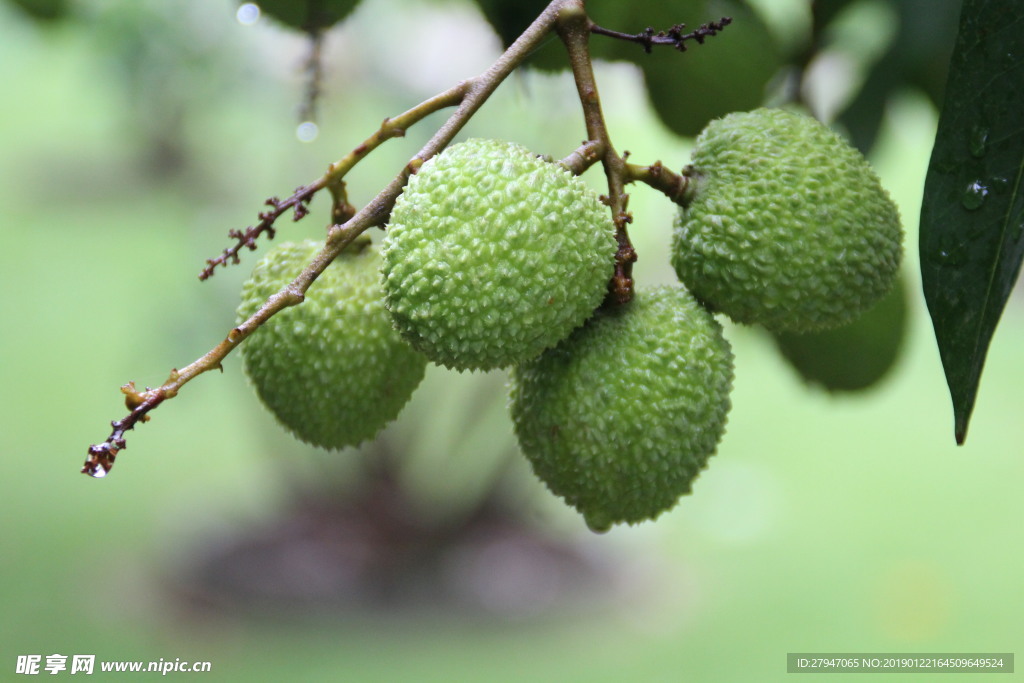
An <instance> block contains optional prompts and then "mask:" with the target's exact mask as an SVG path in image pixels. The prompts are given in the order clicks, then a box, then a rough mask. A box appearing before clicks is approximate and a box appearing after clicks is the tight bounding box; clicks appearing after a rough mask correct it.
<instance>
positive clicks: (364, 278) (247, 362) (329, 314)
mask: <svg viewBox="0 0 1024 683" xmlns="http://www.w3.org/2000/svg"><path fill="white" fill-rule="evenodd" d="M322 246H323V245H322V244H320V243H317V242H313V241H305V242H302V243H300V244H295V243H285V244H281V245H279V246H278V247H276V248H274V249H273V250H271V251H270V252H268V253H267V255H266V256H265V257H264V258H263V259H262V260H261V261H260V262H259V263H258V264H257V265H256V267H255V268H254V269H253V272H252V276H251V277H250V279H249V280H248V281H247V282H246V283H245V284H244V285H243V287H242V302H241V304H240V305H239V307H238V320H239V321H242V320H244V319H246V318H248V317H249V316H250V315H252V314H253V313H255V312H256V310H257V309H258V308H259V307H260V305H261V304H262V303H263V302H264V301H265V300H266V299H267V297H269V296H270V295H271V294H274V293H276V292H278V291H279V290H280V289H281V288H282V287H284V286H285V285H287V284H288V283H289V282H291V281H292V280H293V279H294V278H295V277H296V276H297V275H298V274H299V272H300V271H301V270H302V269H303V268H304V267H305V265H306V264H307V263H309V262H310V261H311V260H312V258H313V256H314V255H315V254H316V253H318V252H319V251H320V248H321V247H322ZM360 247H361V248H360ZM379 264H380V256H379V254H378V252H377V250H376V249H374V248H373V247H372V246H370V245H368V244H364V245H359V246H357V245H352V246H350V247H349V248H348V249H347V250H346V251H345V252H342V254H341V255H340V256H338V258H336V259H335V260H334V262H333V263H331V265H330V266H328V267H327V269H326V270H325V271H324V272H323V273H322V274H321V275H320V277H319V278H317V280H316V281H315V282H314V283H313V285H312V286H311V287H310V288H309V290H308V291H307V292H306V298H305V300H304V301H303V302H302V303H301V304H299V305H298V306H293V307H291V308H286V309H284V310H283V311H280V312H279V313H277V314H276V315H274V316H273V317H272V318H271V319H270V320H268V321H267V322H266V323H264V324H263V326H261V327H260V328H259V329H258V330H256V331H255V332H254V333H253V334H252V335H251V336H250V337H249V338H248V339H246V340H245V342H244V343H243V344H242V348H241V351H242V359H243V361H244V365H243V367H244V369H245V372H246V374H247V375H248V376H249V379H250V380H251V381H252V384H253V386H254V387H255V389H256V392H257V394H258V395H259V397H260V399H261V400H262V401H263V403H264V404H265V405H266V406H267V407H268V408H269V409H270V411H271V412H272V413H273V414H274V415H275V416H276V417H277V419H278V421H280V423H281V424H282V425H284V426H285V427H286V428H287V429H288V430H289V431H291V432H292V433H293V434H294V435H295V436H296V437H297V438H299V439H300V440H302V441H305V442H307V443H310V444H313V445H315V446H320V447H322V448H327V449H340V448H344V447H346V446H354V445H357V444H359V443H360V442H362V441H364V440H366V439H370V438H373V437H374V436H376V435H377V433H378V432H379V431H380V430H381V429H382V428H383V427H384V425H386V424H387V423H388V422H390V421H391V420H393V419H395V417H397V416H398V413H399V412H400V411H401V409H402V407H403V406H404V405H405V404H406V402H407V401H408V400H409V397H410V396H411V395H412V392H413V390H414V389H415V388H416V386H417V385H418V384H419V383H420V380H422V379H423V374H424V371H425V369H426V364H427V359H426V358H424V357H423V356H422V355H421V354H419V353H417V352H416V351H414V350H413V349H412V348H411V347H410V346H409V345H408V344H406V343H405V342H404V341H403V340H402V338H401V337H400V336H399V335H398V333H397V332H395V330H394V328H393V327H392V325H391V316H390V315H389V314H388V312H387V309H385V308H384V303H383V295H382V293H381V289H380V278H379V275H378V268H379Z"/></svg>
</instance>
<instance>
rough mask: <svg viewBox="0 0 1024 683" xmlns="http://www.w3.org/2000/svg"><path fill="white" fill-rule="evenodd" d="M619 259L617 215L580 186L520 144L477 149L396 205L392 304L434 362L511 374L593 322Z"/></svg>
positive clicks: (385, 247)
mask: <svg viewBox="0 0 1024 683" xmlns="http://www.w3.org/2000/svg"><path fill="white" fill-rule="evenodd" d="M616 251H617V243H616V240H615V228H614V226H613V224H612V221H611V216H610V213H609V211H608V209H607V207H605V206H604V205H603V204H601V202H600V200H599V199H598V197H597V194H596V193H594V192H593V191H592V190H590V189H589V188H588V187H587V186H586V185H585V184H584V182H583V181H582V180H581V179H579V178H577V177H576V176H574V175H572V174H571V173H570V172H569V171H568V170H566V169H565V168H564V167H562V166H561V165H559V164H557V163H551V162H548V161H544V160H543V159H540V158H538V157H536V156H534V155H533V154H531V153H530V152H529V151H527V150H526V149H525V148H523V147H522V146H520V145H517V144H513V143H509V142H501V141H496V140H480V139H473V140H468V141H466V142H463V143H460V144H456V145H453V146H452V147H450V148H448V149H447V150H446V151H444V152H442V153H441V154H439V155H437V156H435V157H433V158H431V159H430V160H428V161H427V162H426V163H424V164H423V166H422V167H421V168H420V170H419V172H418V173H416V174H415V175H413V176H412V177H411V178H410V179H409V184H408V186H407V187H406V188H405V191H404V192H403V193H402V194H401V196H399V198H398V201H397V202H396V203H395V207H394V210H393V211H392V213H391V222H390V224H389V225H388V229H387V235H386V236H385V238H384V241H383V244H382V247H381V254H382V257H383V265H382V273H383V279H384V292H385V297H386V299H385V300H386V304H387V306H388V308H389V309H390V310H391V313H392V315H393V316H394V320H395V324H396V326H397V327H398V329H399V331H401V333H402V334H403V335H404V336H405V338H406V339H408V340H409V342H410V343H412V345H413V346H414V347H416V348H417V349H419V350H420V351H422V352H423V353H424V354H426V355H427V357H429V358H430V359H431V360H432V361H434V362H436V363H439V364H441V365H445V366H447V367H450V368H456V369H459V370H488V369H492V368H498V367H505V366H509V365H514V364H516V363H519V362H521V361H524V360H527V359H529V358H532V357H533V356H536V355H537V354H539V353H540V352H541V351H543V350H544V349H545V348H548V347H550V346H553V345H555V344H557V343H558V342H559V341H561V340H562V339H564V338H565V337H567V336H568V335H569V333H570V332H571V331H572V330H573V329H574V328H576V327H578V326H579V325H581V324H583V322H584V321H585V320H586V319H587V318H588V317H590V315H591V314H592V313H593V311H594V309H595V308H596V307H597V306H598V305H599V304H600V303H601V301H602V300H603V298H604V296H605V293H606V291H607V285H608V281H609V280H610V279H611V276H612V274H613V271H614V261H615V253H616Z"/></svg>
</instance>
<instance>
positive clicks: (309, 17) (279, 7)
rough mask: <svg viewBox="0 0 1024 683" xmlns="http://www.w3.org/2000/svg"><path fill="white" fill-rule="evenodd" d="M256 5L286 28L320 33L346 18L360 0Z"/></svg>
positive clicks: (259, 0)
mask: <svg viewBox="0 0 1024 683" xmlns="http://www.w3.org/2000/svg"><path fill="white" fill-rule="evenodd" d="M256 4H257V5H259V8H260V10H262V11H263V12H265V13H266V14H268V15H269V16H271V17H273V18H274V19H276V20H277V21H279V22H281V23H282V24H284V25H286V26H290V27H292V28H297V29H300V30H303V31H320V30H323V29H325V28H329V27H330V26H333V25H334V24H336V23H338V22H339V21H341V20H342V19H344V18H346V17H347V16H348V15H349V14H350V13H351V12H352V10H353V9H355V6H356V5H357V4H359V0H256Z"/></svg>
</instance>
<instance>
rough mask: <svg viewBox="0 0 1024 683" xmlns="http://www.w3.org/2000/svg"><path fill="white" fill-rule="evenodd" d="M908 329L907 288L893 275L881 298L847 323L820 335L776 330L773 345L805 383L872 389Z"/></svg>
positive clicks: (840, 388)
mask: <svg viewBox="0 0 1024 683" xmlns="http://www.w3.org/2000/svg"><path fill="white" fill-rule="evenodd" d="M906 328H907V285H906V282H905V278H902V277H898V278H897V279H896V283H895V285H894V286H893V288H892V290H890V292H889V293H888V294H886V295H885V296H884V297H882V300H881V301H879V302H878V303H877V304H875V305H874V306H873V307H872V308H871V309H869V310H868V311H867V312H866V313H864V314H863V315H861V316H860V317H859V318H857V319H856V320H854V321H853V322H852V323H849V324H846V325H843V326H841V327H836V328H833V329H830V330H822V331H820V332H807V333H804V334H796V333H793V332H781V333H778V334H776V335H774V337H775V342H776V344H777V346H778V348H779V351H780V352H781V353H782V355H783V357H784V358H785V359H786V360H787V361H788V362H789V364H790V365H791V366H792V367H793V368H794V369H795V370H796V371H797V372H798V373H800V376H801V377H803V379H804V380H806V381H807V383H808V384H815V385H819V386H821V387H822V388H824V389H826V390H828V391H831V392H854V391H863V390H864V389H868V388H870V387H873V386H875V385H877V384H878V383H879V382H880V381H881V380H882V379H883V378H885V376H886V375H887V374H889V371H890V370H891V369H892V368H893V366H894V365H895V364H896V360H897V359H898V358H899V355H900V349H901V348H902V346H903V340H904V338H905V337H906Z"/></svg>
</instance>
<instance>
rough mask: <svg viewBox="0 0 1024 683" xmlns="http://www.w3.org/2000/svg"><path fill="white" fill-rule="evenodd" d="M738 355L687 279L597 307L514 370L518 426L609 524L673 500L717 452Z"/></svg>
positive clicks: (586, 506)
mask: <svg viewBox="0 0 1024 683" xmlns="http://www.w3.org/2000/svg"><path fill="white" fill-rule="evenodd" d="M732 378H733V357H732V351H731V349H730V346H729V343H728V342H727V341H726V339H725V338H724V337H723V335H722V328H721V326H720V325H719V324H718V322H717V321H716V320H715V319H714V318H713V317H712V316H711V314H710V313H709V312H708V311H707V309H705V308H704V307H703V306H701V305H700V304H699V303H697V301H696V300H695V299H694V298H693V296H692V295H691V294H690V293H689V292H687V291H686V289H685V288H683V287H680V286H671V287H659V288H655V289H652V290H648V291H638V292H637V293H636V296H635V297H634V299H633V301H631V302H630V303H628V304H624V305H621V306H618V307H615V308H613V309H610V310H604V309H601V310H600V311H598V313H597V314H595V315H594V317H593V318H591V319H590V320H589V321H588V322H587V324H586V325H584V326H583V327H582V328H580V329H578V330H576V331H575V332H574V333H573V334H572V336H570V337H569V338H568V339H566V340H565V341H563V342H562V343H561V344H559V345H558V346H557V347H555V348H553V349H550V350H548V351H545V352H544V353H543V354H541V355H540V356H539V357H538V358H536V359H534V360H532V361H529V362H527V363H524V364H522V365H519V366H517V367H516V368H514V369H513V372H512V381H511V390H510V395H511V402H510V410H511V414H512V419H513V422H514V425H515V433H516V436H517V437H518V439H519V444H520V446H521V448H522V450H523V453H524V454H525V455H526V457H527V458H528V459H529V460H530V463H531V464H532V466H533V471H534V473H535V474H536V475H537V476H538V477H539V478H540V479H541V480H542V481H543V482H544V483H545V484H546V485H547V487H548V488H549V489H550V490H551V491H552V492H553V493H555V494H557V495H559V496H561V497H562V498H564V499H565V501H566V502H567V503H569V504H570V505H572V506H573V507H575V508H576V509H577V510H578V511H579V512H581V513H582V514H583V516H584V519H585V520H586V522H587V525H588V526H590V527H591V528H592V529H594V530H595V531H603V530H606V529H608V528H610V527H611V525H613V524H617V523H622V522H628V523H630V524H633V523H637V522H641V521H643V520H647V519H654V518H655V517H657V516H658V515H659V514H661V513H662V512H663V511H665V510H667V509H669V508H671V507H672V506H673V505H675V503H676V501H677V500H678V499H679V497H680V496H682V495H683V494H685V493H689V492H690V486H691V484H692V482H693V480H694V478H695V477H696V476H697V474H698V473H699V472H700V470H701V469H702V468H703V467H704V466H705V464H706V463H707V460H708V458H709V457H710V456H711V455H712V454H713V453H714V452H715V449H716V448H717V445H718V442H719V440H720V439H721V437H722V434H723V433H724V431H725V423H726V416H727V413H728V411H729V408H730V399H729V393H730V391H731V388H732Z"/></svg>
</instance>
